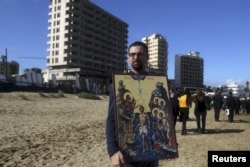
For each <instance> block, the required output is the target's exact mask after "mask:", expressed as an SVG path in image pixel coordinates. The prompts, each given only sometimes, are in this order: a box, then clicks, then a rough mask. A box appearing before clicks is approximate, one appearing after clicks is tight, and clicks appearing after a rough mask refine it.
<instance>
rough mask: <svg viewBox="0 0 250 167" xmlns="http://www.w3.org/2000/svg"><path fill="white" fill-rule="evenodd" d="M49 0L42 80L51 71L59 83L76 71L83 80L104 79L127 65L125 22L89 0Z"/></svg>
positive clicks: (122, 69)
mask: <svg viewBox="0 0 250 167" xmlns="http://www.w3.org/2000/svg"><path fill="white" fill-rule="evenodd" d="M50 2H51V4H50V6H49V21H48V22H49V27H48V31H49V33H48V49H47V51H48V56H47V64H46V65H47V67H48V70H45V71H43V73H44V79H45V81H47V82H48V81H49V80H52V74H53V75H55V76H56V80H57V82H58V83H65V81H66V83H68V82H69V81H73V80H74V79H75V74H76V73H77V74H79V75H80V78H81V81H82V82H84V81H86V80H85V79H87V80H88V81H89V80H94V79H93V78H95V80H100V78H102V79H104V80H105V79H107V78H110V77H111V74H112V73H113V72H123V71H124V69H126V68H127V62H126V56H125V55H126V52H127V38H128V24H127V23H126V22H124V21H122V20H121V19H119V18H117V17H115V16H114V15H112V14H110V13H108V12H107V11H105V10H104V9H102V8H100V7H98V6H97V5H95V4H93V3H92V2H90V1H89V0H50ZM98 82H102V81H98Z"/></svg>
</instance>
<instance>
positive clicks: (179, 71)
mask: <svg viewBox="0 0 250 167" xmlns="http://www.w3.org/2000/svg"><path fill="white" fill-rule="evenodd" d="M203 76H204V60H203V58H201V57H200V53H199V52H189V53H188V54H187V55H183V54H177V55H176V56H175V86H176V87H180V88H190V89H192V88H193V89H197V88H203V87H204V85H203Z"/></svg>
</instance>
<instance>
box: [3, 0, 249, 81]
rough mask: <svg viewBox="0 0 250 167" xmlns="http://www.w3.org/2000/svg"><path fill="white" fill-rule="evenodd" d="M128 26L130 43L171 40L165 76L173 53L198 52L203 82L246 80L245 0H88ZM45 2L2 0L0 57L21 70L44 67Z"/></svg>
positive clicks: (170, 73) (171, 65)
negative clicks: (157, 38)
mask: <svg viewBox="0 0 250 167" xmlns="http://www.w3.org/2000/svg"><path fill="white" fill-rule="evenodd" d="M92 2H93V3H95V4H96V5H98V6H100V7H101V8H103V9H105V10H107V11H109V12H110V13H112V14H113V15H115V16H116V17H118V18H120V19H122V20H123V21H125V22H127V23H128V24H129V39H128V41H129V44H130V43H131V42H133V41H135V40H141V38H143V37H146V36H149V35H151V34H153V33H159V34H161V35H163V36H164V37H165V38H166V39H167V42H168V44H169V48H168V51H169V54H168V76H169V79H173V78H174V66H175V65H174V58H175V55H176V54H186V53H188V52H190V51H197V52H200V56H201V57H202V58H204V82H205V83H204V84H206V85H211V86H218V85H221V84H226V83H227V82H228V81H235V82H237V83H240V84H244V85H245V82H246V81H250V73H249V64H250V10H249V9H250V1H249V0H92ZM48 5H49V0H0V20H1V26H0V39H1V40H0V55H2V54H5V48H7V49H8V60H9V61H11V60H15V61H18V62H19V63H20V72H22V71H23V69H24V68H32V67H39V68H41V69H45V68H46V60H45V59H24V58H20V57H39V58H41V57H43V58H45V57H46V55H47V52H46V49H47V33H48V31H47V26H48Z"/></svg>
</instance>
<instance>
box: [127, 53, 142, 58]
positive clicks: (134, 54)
mask: <svg viewBox="0 0 250 167" xmlns="http://www.w3.org/2000/svg"><path fill="white" fill-rule="evenodd" d="M136 55H137V57H142V56H144V55H145V53H142V52H138V53H136V52H132V53H128V56H129V57H133V58H134V57H135V56H136Z"/></svg>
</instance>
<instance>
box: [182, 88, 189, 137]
mask: <svg viewBox="0 0 250 167" xmlns="http://www.w3.org/2000/svg"><path fill="white" fill-rule="evenodd" d="M179 106H180V119H181V120H182V128H181V135H186V134H187V129H186V123H187V120H188V116H189V107H191V106H192V100H191V96H190V93H189V92H188V91H186V90H185V91H184V92H183V93H182V94H181V96H180V98H179Z"/></svg>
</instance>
